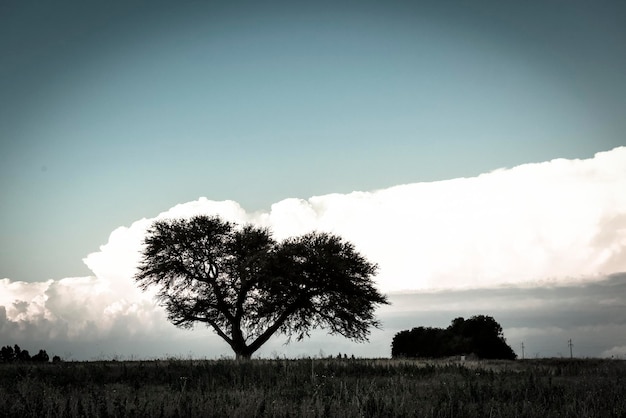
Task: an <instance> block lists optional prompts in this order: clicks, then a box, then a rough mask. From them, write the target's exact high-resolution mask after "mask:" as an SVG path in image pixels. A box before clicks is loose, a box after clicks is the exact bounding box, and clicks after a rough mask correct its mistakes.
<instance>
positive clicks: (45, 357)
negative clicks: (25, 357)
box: [30, 350, 50, 363]
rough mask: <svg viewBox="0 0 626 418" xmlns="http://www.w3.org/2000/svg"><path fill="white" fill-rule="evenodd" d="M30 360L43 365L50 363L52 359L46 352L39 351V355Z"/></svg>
mask: <svg viewBox="0 0 626 418" xmlns="http://www.w3.org/2000/svg"><path fill="white" fill-rule="evenodd" d="M30 359H31V360H32V361H36V362H41V363H47V362H49V361H50V357H49V356H48V353H46V350H39V353H37V354H35V355H34V356H32V357H31V358H30Z"/></svg>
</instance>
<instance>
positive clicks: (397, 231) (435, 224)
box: [0, 147, 626, 355]
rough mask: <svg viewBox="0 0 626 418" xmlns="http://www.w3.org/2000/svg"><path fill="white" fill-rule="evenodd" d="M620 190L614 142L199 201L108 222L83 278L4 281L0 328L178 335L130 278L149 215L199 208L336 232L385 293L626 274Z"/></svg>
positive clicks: (3, 331) (77, 334)
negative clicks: (406, 179)
mask: <svg viewBox="0 0 626 418" xmlns="http://www.w3.org/2000/svg"><path fill="white" fill-rule="evenodd" d="M625 190H626V147H620V148H616V149H613V150H611V151H607V152H600V153H598V154H596V155H595V156H594V157H593V158H590V159H586V160H565V159H559V160H553V161H549V162H544V163H537V164H525V165H522V166H518V167H514V168H511V169H499V170H496V171H493V172H490V173H486V174H483V175H480V176H478V177H473V178H460V179H454V180H447V181H440V182H431V183H415V184H407V185H401V186H395V187H391V188H388V189H383V190H377V191H371V192H354V193H350V194H329V195H324V196H316V197H311V198H309V199H308V200H304V199H286V200H283V201H280V202H277V203H275V204H273V205H272V207H271V209H270V210H269V211H264V212H254V213H251V212H247V211H246V210H244V209H243V208H242V207H241V206H240V205H239V204H238V203H236V202H233V201H223V202H216V201H212V200H208V199H206V198H200V199H198V200H197V201H193V202H188V203H184V204H180V205H177V206H175V207H173V208H171V209H169V210H168V211H166V212H163V213H161V214H159V215H158V216H156V217H155V218H152V219H141V220H138V221H137V222H135V223H133V224H132V225H130V226H129V227H120V228H117V229H116V230H114V231H113V232H112V233H111V235H110V237H109V240H108V242H107V243H106V244H105V245H103V246H101V247H100V251H98V252H95V253H92V254H89V255H88V256H87V257H86V258H85V259H84V262H85V263H86V265H87V266H88V267H89V268H90V269H91V271H92V272H93V276H91V277H81V278H64V279H61V280H49V281H46V282H37V283H25V282H13V281H11V280H10V279H7V278H5V279H3V280H0V337H2V340H8V339H10V340H12V341H13V340H15V339H18V338H20V336H22V337H23V336H28V338H29V339H32V340H33V341H35V340H37V341H39V340H40V341H59V344H61V343H60V342H61V341H65V340H74V341H84V342H90V343H94V342H99V343H102V344H105V345H106V343H107V342H110V341H112V340H113V339H114V338H113V337H112V336H117V337H116V338H120V339H124V338H126V340H128V339H132V338H136V339H138V340H141V341H149V340H150V339H151V338H157V336H158V338H157V339H159V338H162V337H163V336H164V335H170V336H171V335H174V334H173V333H179V332H180V331H177V330H176V331H175V330H173V327H172V326H171V325H169V324H168V323H167V321H166V320H165V316H164V314H163V311H162V309H161V308H159V307H158V306H155V304H154V300H153V298H152V296H153V295H152V294H150V293H142V292H140V291H139V290H138V289H137V287H136V286H135V284H134V283H133V280H132V277H133V274H134V271H135V266H136V264H137V262H138V260H139V251H140V248H141V242H142V239H143V235H144V232H145V230H146V228H147V227H148V226H149V225H150V223H151V222H152V221H153V220H154V219H161V218H173V217H188V216H193V215H195V214H200V213H203V214H218V215H220V216H222V217H224V218H226V219H228V220H231V221H235V222H239V223H248V222H250V223H255V224H258V225H263V226H268V227H270V228H271V229H272V230H273V231H274V234H275V236H276V238H278V239H282V238H285V237H287V236H292V235H299V234H303V233H306V232H308V231H310V230H322V231H330V232H333V233H337V234H340V235H342V236H343V237H344V238H346V239H348V240H350V241H352V242H353V243H354V244H355V245H356V247H357V249H358V250H359V251H361V252H362V253H363V254H365V255H366V256H367V257H368V258H369V259H370V260H372V261H374V262H376V263H378V265H379V267H380V270H379V274H378V276H377V279H376V280H377V284H378V286H379V288H380V289H381V290H382V291H383V292H412V293H415V292H427V293H428V292H434V291H441V290H450V291H461V290H472V289H493V288H502V287H517V288H519V287H522V288H524V287H530V288H532V287H546V286H568V285H571V284H572V283H574V284H579V285H585V284H589V283H593V282H597V281H601V280H603V279H605V278H606V277H607V275H609V274H612V273H617V272H624V271H626V193H624V191H625ZM387 309H391V311H390V312H393V310H394V307H391V308H387ZM481 309H482V310H481V312H485V313H488V311H489V306H485V307H484V309H483V308H481ZM448 321H449V320H448ZM444 325H445V324H444ZM518 328H519V327H518ZM516 329H517V328H516ZM177 335H178V334H177ZM180 335H183V334H180ZM185 335H187V336H188V335H189V334H185ZM389 343H390V340H388V341H385V342H384V345H385V347H387V348H388V346H389ZM625 343H626V342H625ZM216 344H217V345H219V342H217V343H216ZM107 349H110V347H108V346H106V347H104V346H103V350H107ZM620 350H623V347H622V346H621V345H620V346H611V347H606V349H605V352H606V353H607V354H608V353H614V352H619V351H620ZM313 354H314V353H313ZM379 355H388V353H386V352H385V353H380V354H379Z"/></svg>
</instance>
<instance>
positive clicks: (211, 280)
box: [135, 216, 388, 358]
mask: <svg viewBox="0 0 626 418" xmlns="http://www.w3.org/2000/svg"><path fill="white" fill-rule="evenodd" d="M375 272H376V265H374V264H372V263H370V262H369V261H367V260H366V259H365V258H364V257H363V256H361V255H360V254H359V253H358V252H357V251H355V249H354V246H353V245H352V244H351V243H349V242H346V241H344V240H342V239H341V238H340V237H337V236H335V235H331V234H327V233H309V234H307V235H304V236H301V237H297V238H289V239H286V240H284V241H282V242H277V241H275V240H274V239H273V238H272V236H271V233H270V231H269V230H268V229H265V228H259V227H255V226H252V225H246V226H243V227H238V226H237V225H235V224H233V223H230V222H226V221H224V220H222V219H220V218H219V217H209V216H195V217H193V218H190V219H184V220H181V219H179V220H159V221H156V222H154V223H153V224H152V226H151V227H150V228H149V229H148V231H147V235H146V238H145V240H144V249H143V252H142V260H141V263H140V265H139V270H138V273H137V274H136V276H135V279H136V280H137V282H138V283H139V286H140V287H141V288H142V289H144V290H145V289H147V288H149V287H151V286H155V287H156V288H157V289H158V295H157V296H158V299H159V301H160V302H161V304H162V305H164V306H165V308H166V311H167V314H168V318H169V320H170V321H172V322H173V323H174V324H175V325H176V326H178V327H181V328H191V327H192V326H193V325H194V324H195V323H196V322H203V323H205V324H206V325H207V326H209V327H211V328H212V329H213V330H214V331H215V332H216V333H217V334H218V335H219V336H220V337H221V338H222V339H224V340H225V341H226V342H227V343H228V344H229V345H230V347H231V348H232V350H233V351H234V352H235V354H236V356H237V358H250V356H251V355H252V354H253V353H254V352H255V351H256V350H258V349H259V348H260V347H261V346H262V345H263V344H264V343H265V342H267V340H269V338H270V337H271V336H272V335H273V334H275V333H282V334H285V335H287V336H288V337H289V338H291V337H292V336H295V337H296V338H297V339H298V340H300V339H302V338H304V337H305V336H308V335H309V332H310V330H312V329H314V328H318V327H324V328H327V329H329V332H330V333H331V334H340V335H343V336H345V337H347V338H351V339H354V340H356V341H364V340H367V337H368V335H369V332H370V331H369V328H370V327H371V326H375V327H379V326H380V323H379V321H378V320H376V319H375V317H374V309H375V307H376V305H378V304H387V303H388V301H387V298H386V297H385V296H383V295H382V294H380V293H379V292H378V291H377V290H376V289H375V288H374V286H373V282H372V277H373V275H374V274H375Z"/></svg>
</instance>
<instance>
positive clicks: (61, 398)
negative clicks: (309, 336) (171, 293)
mask: <svg viewBox="0 0 626 418" xmlns="http://www.w3.org/2000/svg"><path fill="white" fill-rule="evenodd" d="M625 376H626V363H625V362H624V361H617V360H561V359H559V360H525V361H511V362H506V361H505V362H503V361H484V362H483V361H468V362H463V363H460V362H454V361H420V360H389V359H372V360H367V359H357V360H330V359H299V360H253V361H247V362H235V361H231V360H215V361H209V360H207V361H188V360H168V361H136V362H89V363H79V362H76V363H62V364H56V365H53V364H43V365H34V364H24V365H17V364H15V365H6V364H5V365H1V364H0V416H5V417H18V416H19V417H74V416H81V417H84V416H88V417H91V416H94V417H96V416H102V417H104V416H112V417H127V416H141V417H148V416H149V417H159V416H162V417H177V416H185V417H188V416H216V417H217V416H219V417H224V416H229V417H231V416H232V417H255V416H256V417H262V416H272V417H334V416H337V417H339V416H341V417H364V416H366V417H368V416H380V417H394V416H424V417H487V416H493V417H551V416H555V417H556V416H559V417H581V416H585V417H612V416H613V417H621V416H626V398H625V397H624V392H623V390H622V389H621V388H622V384H623V383H624V382H623V380H624V377H625Z"/></svg>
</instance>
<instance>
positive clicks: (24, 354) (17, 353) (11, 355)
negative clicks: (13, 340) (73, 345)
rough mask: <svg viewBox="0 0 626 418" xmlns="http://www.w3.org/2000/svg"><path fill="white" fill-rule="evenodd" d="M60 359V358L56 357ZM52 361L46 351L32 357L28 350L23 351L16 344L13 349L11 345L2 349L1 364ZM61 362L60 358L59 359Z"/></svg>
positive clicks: (0, 349)
mask: <svg viewBox="0 0 626 418" xmlns="http://www.w3.org/2000/svg"><path fill="white" fill-rule="evenodd" d="M55 357H58V356H55ZM48 361H50V357H49V356H48V353H46V350H39V352H38V353H37V354H35V355H34V356H32V357H31V355H30V353H29V352H28V350H22V349H21V348H20V346H19V345H17V344H15V345H14V346H13V347H11V346H10V345H7V346H4V347H2V348H0V363H13V362H20V363H25V362H41V363H46V362H48ZM59 361H60V357H59Z"/></svg>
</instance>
